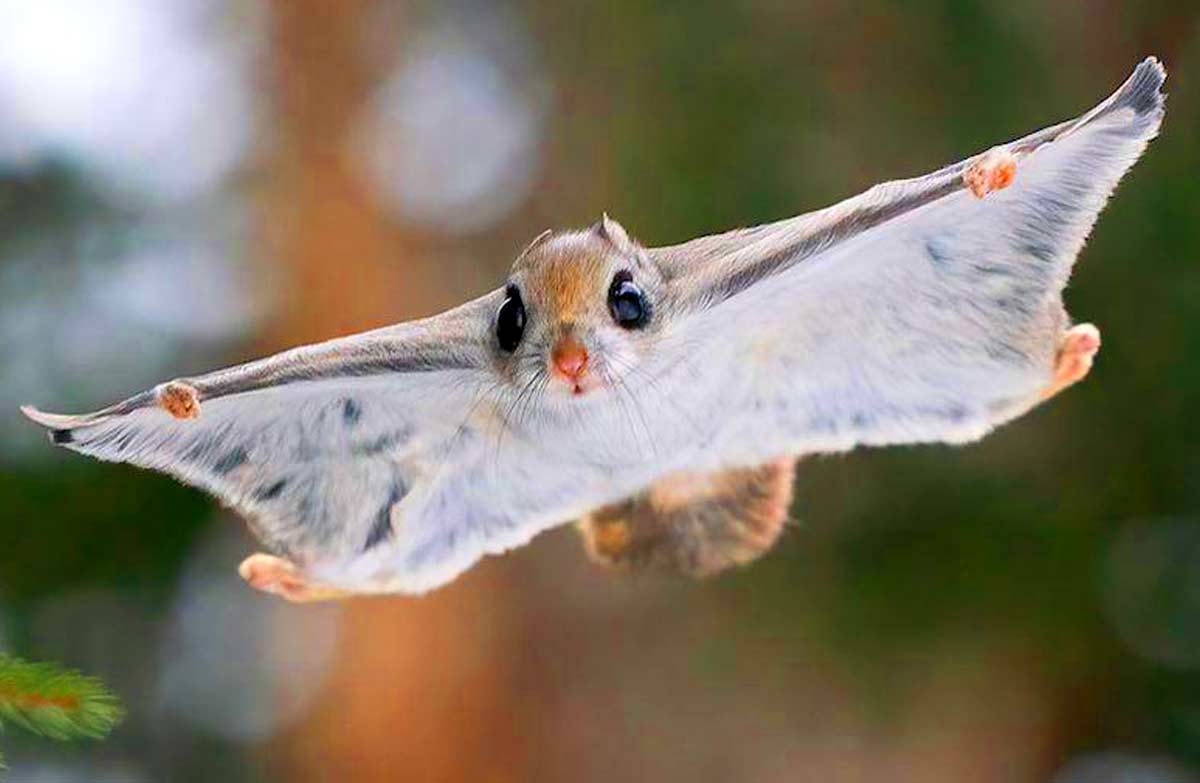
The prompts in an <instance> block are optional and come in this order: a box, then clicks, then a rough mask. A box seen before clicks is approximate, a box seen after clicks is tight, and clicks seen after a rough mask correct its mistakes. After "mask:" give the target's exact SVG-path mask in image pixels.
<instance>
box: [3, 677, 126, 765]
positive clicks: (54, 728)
mask: <svg viewBox="0 0 1200 783" xmlns="http://www.w3.org/2000/svg"><path fill="white" fill-rule="evenodd" d="M122 717H124V710H123V709H122V708H121V704H120V702H119V701H118V700H117V697H116V696H114V695H113V694H112V693H111V692H110V691H109V690H108V688H107V687H105V685H104V683H102V682H100V680H98V679H96V678H95V677H89V676H87V675H84V674H80V673H79V672H77V671H73V670H71V669H64V668H60V667H58V666H55V665H53V664H48V663H30V662H28V661H23V660H21V659H19V658H13V657H11V656H7V655H0V727H2V726H4V725H7V724H13V725H16V726H20V727H22V728H24V729H26V730H28V731H31V732H33V733H35V734H40V735H42V736H43V737H49V738H51V739H56V740H70V739H78V738H89V739H99V738H101V737H103V736H105V735H106V734H108V733H109V732H110V731H112V729H113V727H114V726H116V725H117V724H118V723H120V721H121V718H122ZM0 769H3V757H0Z"/></svg>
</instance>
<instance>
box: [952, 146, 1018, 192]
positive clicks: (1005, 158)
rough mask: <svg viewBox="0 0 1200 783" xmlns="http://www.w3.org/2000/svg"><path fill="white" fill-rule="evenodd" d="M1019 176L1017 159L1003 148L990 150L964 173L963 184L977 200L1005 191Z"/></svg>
mask: <svg viewBox="0 0 1200 783" xmlns="http://www.w3.org/2000/svg"><path fill="white" fill-rule="evenodd" d="M1016 176H1017V158H1016V156H1015V155H1013V154H1012V153H1011V152H1009V151H1008V150H1006V149H1005V148H1003V147H996V148H995V149H991V150H988V151H987V152H985V153H984V154H983V155H982V156H980V158H979V160H977V161H975V162H974V163H972V164H971V165H970V166H968V167H967V170H966V171H965V172H963V183H964V184H965V185H966V186H967V189H968V190H970V191H971V192H972V193H974V194H975V197H976V198H983V197H984V196H986V195H987V194H989V193H991V192H992V191H993V190H1003V189H1004V188H1007V187H1008V186H1009V185H1011V184H1012V181H1013V180H1014V179H1016Z"/></svg>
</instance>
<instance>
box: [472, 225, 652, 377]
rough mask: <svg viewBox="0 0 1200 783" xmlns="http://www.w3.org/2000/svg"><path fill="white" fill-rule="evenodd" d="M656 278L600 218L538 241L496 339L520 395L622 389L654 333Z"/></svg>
mask: <svg viewBox="0 0 1200 783" xmlns="http://www.w3.org/2000/svg"><path fill="white" fill-rule="evenodd" d="M662 289H663V280H662V275H661V274H660V273H659V271H658V269H657V267H655V265H654V264H653V263H652V262H651V261H650V259H649V257H648V256H647V254H646V252H645V250H644V249H643V248H642V247H641V246H639V245H638V244H637V243H636V242H634V241H633V240H632V239H630V238H629V235H628V234H626V233H625V229H624V228H622V227H621V225H620V224H619V223H617V222H616V221H615V220H613V219H611V218H609V217H608V216H607V215H605V216H604V217H603V218H601V219H600V221H599V222H597V223H596V224H595V225H593V226H592V227H591V228H589V229H586V230H584V231H573V232H567V233H552V232H549V231H547V232H545V233H543V234H542V235H541V236H539V237H538V238H537V239H535V240H534V241H533V242H532V243H531V244H530V245H529V247H527V248H526V249H525V251H524V252H523V253H521V255H520V257H519V258H517V261H516V263H515V264H513V269H512V274H511V275H510V276H509V280H508V285H507V286H506V290H505V298H504V302H503V304H501V305H500V308H499V310H498V311H497V313H496V319H495V322H494V324H493V327H494V328H493V332H494V334H493V338H494V339H495V341H496V347H497V355H498V356H499V357H500V362H501V364H502V366H503V367H504V369H505V370H506V374H507V375H509V377H510V378H511V379H512V380H513V381H514V382H515V383H516V384H517V385H518V387H521V388H525V387H528V388H530V389H535V388H536V387H537V386H538V385H540V386H541V387H542V388H543V389H545V391H546V393H548V394H560V393H561V394H565V395H568V396H570V397H581V396H585V395H586V394H587V393H588V392H591V391H594V390H599V389H604V388H607V387H611V386H614V385H620V384H623V383H626V382H627V381H626V378H627V377H628V376H629V375H631V374H636V372H637V371H638V364H639V363H640V361H641V360H642V358H643V357H644V355H645V353H646V351H647V350H648V348H649V346H650V344H651V342H652V340H653V338H654V335H655V334H656V333H657V332H658V326H659V323H658V320H657V316H658V315H659V313H658V312H656V311H657V310H658V305H659V298H658V297H659V295H660V293H661V292H662Z"/></svg>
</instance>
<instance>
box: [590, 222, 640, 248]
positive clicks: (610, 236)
mask: <svg viewBox="0 0 1200 783" xmlns="http://www.w3.org/2000/svg"><path fill="white" fill-rule="evenodd" d="M592 231H593V232H594V233H595V234H596V236H599V237H603V238H604V239H607V240H608V241H609V242H611V243H612V245H613V247H615V248H616V249H617V250H620V251H621V252H622V253H632V252H633V251H634V245H633V241H632V240H631V239H630V238H629V234H627V233H625V229H624V227H622V226H621V224H620V223H618V222H617V221H615V220H613V219H612V218H610V217H609V216H608V213H607V212H605V213H604V214H603V215H602V216H601V217H600V220H598V221H597V222H596V223H595V224H594V225H593V226H592Z"/></svg>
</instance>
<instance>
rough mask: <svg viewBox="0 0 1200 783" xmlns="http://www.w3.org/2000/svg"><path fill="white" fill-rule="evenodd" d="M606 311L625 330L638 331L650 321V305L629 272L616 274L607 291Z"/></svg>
mask: <svg viewBox="0 0 1200 783" xmlns="http://www.w3.org/2000/svg"><path fill="white" fill-rule="evenodd" d="M608 310H609V312H611V313H612V317H613V320H614V321H616V322H617V324H619V325H620V326H622V327H624V328H625V329H640V328H642V327H643V326H645V325H646V322H647V321H649V320H650V305H649V303H648V302H647V301H646V295H645V294H643V293H642V289H640V288H638V287H637V285H636V284H635V283H634V282H633V280H632V279H631V276H630V274H629V272H618V273H617V276H616V277H614V278H613V282H612V287H610V288H609V289H608Z"/></svg>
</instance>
